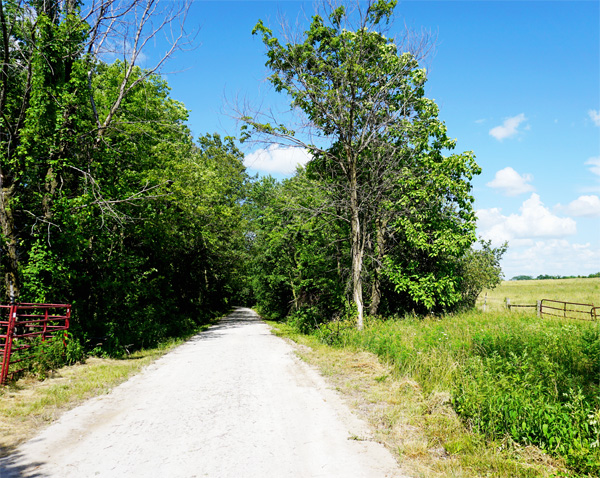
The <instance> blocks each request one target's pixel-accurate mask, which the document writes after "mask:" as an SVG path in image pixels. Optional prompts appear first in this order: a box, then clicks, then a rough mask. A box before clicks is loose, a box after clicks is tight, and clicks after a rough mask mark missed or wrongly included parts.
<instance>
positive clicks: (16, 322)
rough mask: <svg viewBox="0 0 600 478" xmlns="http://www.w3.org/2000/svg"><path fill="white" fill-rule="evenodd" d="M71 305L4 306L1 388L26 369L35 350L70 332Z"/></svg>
mask: <svg viewBox="0 0 600 478" xmlns="http://www.w3.org/2000/svg"><path fill="white" fill-rule="evenodd" d="M70 317H71V305H69V304H13V305H0V355H1V356H2V368H1V369H0V385H1V384H4V383H6V381H7V380H8V379H9V378H13V377H14V376H15V375H16V374H18V373H19V372H22V371H23V369H24V365H25V364H24V362H26V361H27V359H29V358H31V356H32V355H33V353H34V346H35V345H36V343H38V340H41V342H44V341H46V339H48V338H50V337H53V336H54V334H56V333H57V332H60V331H64V334H65V336H66V333H67V330H69V319H70Z"/></svg>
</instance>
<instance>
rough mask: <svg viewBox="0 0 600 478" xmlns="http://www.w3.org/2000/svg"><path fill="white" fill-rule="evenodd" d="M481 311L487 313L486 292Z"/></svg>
mask: <svg viewBox="0 0 600 478" xmlns="http://www.w3.org/2000/svg"><path fill="white" fill-rule="evenodd" d="M483 311H484V312H486V311H487V292H486V293H485V297H484V298H483Z"/></svg>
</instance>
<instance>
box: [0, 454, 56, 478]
mask: <svg viewBox="0 0 600 478" xmlns="http://www.w3.org/2000/svg"><path fill="white" fill-rule="evenodd" d="M21 457H22V455H21V453H18V452H17V453H13V454H12V455H10V456H7V457H5V458H1V459H0V478H19V477H23V476H27V477H28V478H29V477H30V478H41V477H42V476H45V475H43V474H40V473H38V472H37V471H36V469H37V468H39V467H40V466H42V465H43V464H44V463H42V462H34V463H25V464H20V463H19V461H20V458H21Z"/></svg>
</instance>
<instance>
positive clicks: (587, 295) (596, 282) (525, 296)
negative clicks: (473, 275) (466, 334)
mask: <svg viewBox="0 0 600 478" xmlns="http://www.w3.org/2000/svg"><path fill="white" fill-rule="evenodd" d="M486 294H487V303H488V306H490V308H491V309H492V310H494V309H496V310H498V309H501V308H503V307H504V304H505V303H506V298H509V299H510V302H511V303H512V304H535V303H536V301H538V300H542V299H552V300H560V301H565V302H577V303H581V304H593V305H595V306H600V278H591V279H548V280H523V281H503V282H502V283H501V284H500V285H499V286H498V287H496V288H495V289H492V290H484V291H483V292H482V293H481V294H480V296H479V300H478V305H479V306H481V305H482V304H483V298H484V297H485V295H486Z"/></svg>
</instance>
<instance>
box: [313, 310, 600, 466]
mask: <svg viewBox="0 0 600 478" xmlns="http://www.w3.org/2000/svg"><path fill="white" fill-rule="evenodd" d="M316 333H317V334H318V336H320V337H321V339H322V340H323V341H325V342H327V343H330V344H333V345H337V346H348V347H359V348H363V349H366V350H369V351H371V352H374V353H376V354H378V355H379V356H380V357H381V358H382V359H384V360H386V361H388V362H390V363H392V364H394V367H395V368H396V371H397V373H398V374H399V375H400V376H406V377H408V378H410V379H412V380H415V381H417V382H418V383H419V384H420V386H421V387H422V388H423V390H424V391H425V393H439V392H444V391H447V392H450V394H451V396H452V403H453V406H454V408H455V410H456V411H457V412H458V413H459V414H460V416H461V417H462V418H463V419H464V420H465V422H466V423H468V424H470V425H471V426H472V427H473V429H474V430H476V431H479V432H480V433H483V434H485V435H486V436H487V437H489V438H491V439H499V440H502V439H504V438H505V437H507V436H508V437H510V439H511V440H513V441H514V442H515V443H520V444H523V445H536V446H538V447H540V448H541V449H543V450H545V451H546V452H547V453H550V454H552V455H555V456H559V457H563V458H564V459H565V460H566V462H567V463H568V465H569V466H570V467H571V468H572V469H573V470H574V471H576V472H579V473H584V474H588V475H589V476H595V475H597V474H598V472H599V471H600V447H598V445H597V443H598V438H599V437H598V433H599V431H600V427H598V423H599V422H598V414H599V413H600V401H599V399H598V397H600V388H599V386H600V374H599V371H600V346H599V345H598V344H600V335H599V331H598V328H597V325H596V324H593V323H586V322H581V321H562V320H547V319H539V318H536V317H531V316H526V315H517V314H510V315H508V316H507V315H506V313H505V312H504V313H502V314H494V313H487V314H482V313H477V312H467V313H461V314H456V315H447V316H445V317H444V318H442V319H441V320H440V319H425V320H423V319H417V318H411V317H407V318H404V319H396V320H394V319H390V320H387V321H382V320H378V319H370V320H368V321H367V326H366V327H365V330H364V331H363V332H359V331H356V330H355V329H354V328H352V327H349V326H348V324H346V325H345V324H344V323H330V324H326V325H324V326H321V327H320V328H319V330H318V331H317V332H316Z"/></svg>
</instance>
